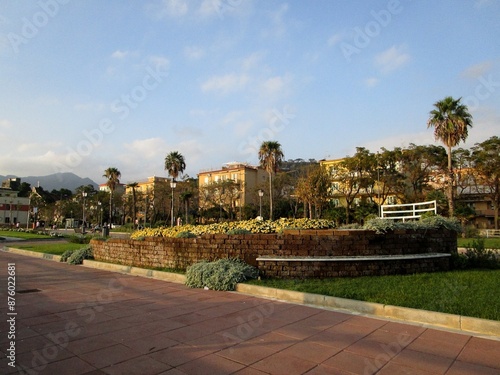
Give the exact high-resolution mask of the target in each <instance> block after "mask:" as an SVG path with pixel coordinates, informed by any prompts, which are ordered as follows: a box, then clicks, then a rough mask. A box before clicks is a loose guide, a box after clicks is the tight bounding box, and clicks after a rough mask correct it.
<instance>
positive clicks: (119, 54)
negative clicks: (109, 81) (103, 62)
mask: <svg viewBox="0 0 500 375" xmlns="http://www.w3.org/2000/svg"><path fill="white" fill-rule="evenodd" d="M128 54H129V52H128V51H120V50H116V51H115V52H113V53H112V54H111V57H112V58H113V59H123V58H125V57H127V56H128Z"/></svg>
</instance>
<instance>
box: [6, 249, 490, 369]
mask: <svg viewBox="0 0 500 375" xmlns="http://www.w3.org/2000/svg"><path fill="white" fill-rule="evenodd" d="M8 263H15V273H16V279H15V282H16V290H17V293H16V296H15V312H16V313H17V316H15V318H16V319H15V326H9V324H8V322H7V319H9V318H11V317H12V316H9V315H8V310H7V308H8V303H7V290H8V287H7V276H8V275H7V272H8V268H7V264H8ZM0 280H1V281H0V314H1V316H2V318H1V319H0V373H1V374H11V373H12V374H13V373H21V374H51V375H59V374H63V375H64V374H71V375H78V374H89V375H90V374H132V375H133V374H141V375H147V374H170V375H177V374H217V375H218V374H287V375H288V374H363V375H364V374H380V375H386V374H390V375H395V374H422V375H424V374H447V375H470V374H491V375H493V374H496V375H498V374H499V373H500V355H499V354H500V341H498V340H489V339H485V338H478V337H472V336H469V335H464V334H458V333H452V332H446V331H440V330H435V329H429V328H425V327H421V326H416V325H408V324H401V323H395V322H390V321H386V320H380V319H372V318H367V317H361V316H356V315H350V314H346V313H341V312H337V311H330V310H324V309H318V308H313V307H308V306H301V305H294V304H289V303H284V302H278V301H272V300H267V299H262V298H255V297H251V296H246V295H241V294H238V293H228V292H215V291H207V290H199V289H189V288H187V287H186V286H184V285H180V284H172V283H168V282H164V281H158V280H153V279H147V278H141V277H134V276H129V275H122V274H118V273H112V272H107V271H101V270H95V269H90V268H85V267H83V266H69V265H66V264H61V263H56V262H51V261H47V260H42V259H37V258H30V257H26V256H21V255H16V254H10V253H4V252H0ZM9 329H12V330H15V335H16V338H15V355H16V363H17V365H18V368H12V367H10V366H9V365H8V363H9V362H10V359H9V358H7V356H8V355H9V353H8V348H9V346H10V342H9V341H10V340H9V339H8V330H9ZM12 332H14V331H12Z"/></svg>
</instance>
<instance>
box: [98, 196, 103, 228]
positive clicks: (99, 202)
mask: <svg viewBox="0 0 500 375" xmlns="http://www.w3.org/2000/svg"><path fill="white" fill-rule="evenodd" d="M97 206H98V207H99V226H100V227H101V230H102V203H101V201H97Z"/></svg>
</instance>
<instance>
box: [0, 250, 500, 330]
mask: <svg viewBox="0 0 500 375" xmlns="http://www.w3.org/2000/svg"><path fill="white" fill-rule="evenodd" d="M4 251H7V252H11V253H15V254H20V255H26V256H32V257H36V258H43V259H47V260H53V261H60V259H61V257H60V256H59V255H52V254H44V253H37V252H34V251H29V250H21V249H15V248H7V247H6V248H4ZM83 266H84V267H89V268H95V269H101V270H105V271H111V272H120V273H124V274H129V275H134V276H141V277H150V278H153V279H157V280H164V281H169V282H174V283H182V284H184V283H185V281H186V276H185V275H182V274H177V273H171V272H164V271H155V270H148V269H144V268H139V267H132V266H124V265H120V264H113V263H104V262H99V261H95V260H90V259H85V260H84V261H83ZM236 292H238V293H243V294H249V295H252V296H256V297H265V298H272V299H276V300H280V301H285V302H292V303H298V304H303V305H310V306H315V307H324V308H331V309H338V310H345V311H347V312H349V313H357V314H365V315H371V316H374V317H379V318H387V319H393V320H397V321H402V322H409V323H417V324H425V325H429V326H434V327H441V328H446V329H451V330H456V331H461V332H463V333H469V334H477V335H486V336H494V337H496V338H498V337H500V321H496V320H487V319H479V318H472V317H468V316H461V315H453V314H445V313H440V312H434V311H426V310H418V309H412V308H408V307H399V306H392V305H384V304H381V303H374V302H364V301H357V300H351V299H346V298H340V297H331V296H324V295H320V294H312V293H303V292H296V291H292V290H283V289H276V288H269V287H264V286H258V285H250V284H237V285H236Z"/></svg>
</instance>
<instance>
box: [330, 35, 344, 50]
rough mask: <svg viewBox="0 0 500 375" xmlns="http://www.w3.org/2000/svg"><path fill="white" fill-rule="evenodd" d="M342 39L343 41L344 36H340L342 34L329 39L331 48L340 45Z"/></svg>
mask: <svg viewBox="0 0 500 375" xmlns="http://www.w3.org/2000/svg"><path fill="white" fill-rule="evenodd" d="M342 39H343V36H342V34H340V33H337V34H333V35H332V36H331V37H330V38H328V41H327V44H328V46H329V47H333V46H335V45H336V44H338V43H339V42H341V41H342Z"/></svg>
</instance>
